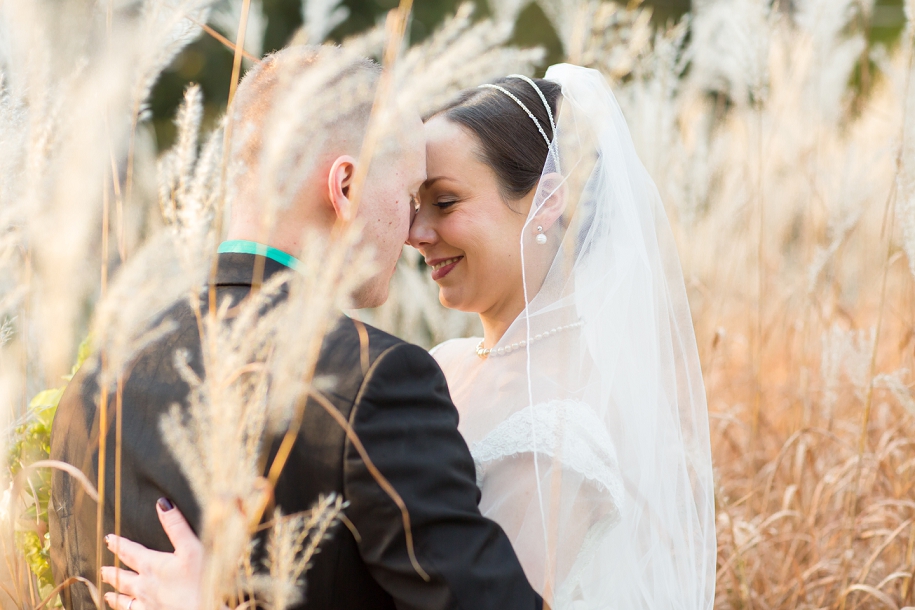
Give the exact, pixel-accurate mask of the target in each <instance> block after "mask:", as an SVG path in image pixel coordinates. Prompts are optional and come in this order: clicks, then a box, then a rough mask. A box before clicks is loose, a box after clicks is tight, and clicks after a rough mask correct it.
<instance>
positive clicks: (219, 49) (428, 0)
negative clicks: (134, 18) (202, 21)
mask: <svg viewBox="0 0 915 610" xmlns="http://www.w3.org/2000/svg"><path fill="white" fill-rule="evenodd" d="M700 2H701V0H700ZM902 2H903V0H877V2H876V3H875V6H874V9H873V13H872V14H871V16H870V23H869V24H864V25H865V29H867V30H868V31H869V37H870V41H871V43H883V44H886V45H894V44H896V43H897V42H898V39H899V35H900V33H901V32H902V29H903V26H904V25H905V15H904V14H903V8H902ZM778 3H779V2H778V1H777V2H776V3H775V4H778ZM341 4H342V6H343V7H345V8H346V11H347V14H346V18H345V19H344V20H343V21H342V22H341V23H340V24H339V25H338V26H337V27H336V28H334V29H333V30H332V31H331V33H330V39H332V40H335V41H337V42H340V41H342V40H344V39H345V38H346V37H347V36H349V35H351V34H355V33H357V32H361V31H363V30H365V29H367V28H368V27H370V26H372V25H374V24H375V23H376V22H377V21H378V20H379V19H382V18H383V17H384V15H385V14H386V13H387V12H388V11H390V10H391V9H393V8H396V7H397V4H398V2H397V0H344V1H343V2H342V3H341ZM459 4H461V0H416V1H415V2H414V5H413V16H412V22H411V26H410V34H409V36H410V40H411V41H412V42H419V41H421V40H423V39H424V38H425V37H426V36H428V35H429V34H430V33H431V32H433V31H434V30H435V28H436V26H438V25H439V24H440V23H441V22H442V21H443V20H444V19H445V17H446V16H448V15H451V14H453V13H454V11H455V10H456V9H457V7H458V5H459ZM474 4H475V5H476V7H477V9H476V13H475V14H476V16H477V17H478V18H482V17H485V16H486V15H488V14H489V13H490V7H489V5H488V4H487V2H486V0H475V2H474ZM620 4H622V5H627V6H629V7H634V6H636V5H641V6H642V7H646V8H651V10H652V21H653V22H654V23H655V25H658V26H664V25H668V24H670V23H671V22H673V21H676V20H678V19H681V18H682V17H683V16H684V15H685V14H686V13H687V12H689V11H690V9H691V4H692V3H691V2H690V0H644V2H641V3H638V2H629V3H628V4H627V3H626V2H620ZM781 4H783V5H784V8H785V9H790V5H791V4H792V0H781ZM218 9H221V15H223V16H224V18H221V19H220V18H219V17H217V18H214V19H213V23H214V25H216V29H217V30H219V31H220V33H222V34H223V35H224V36H226V37H227V38H228V39H230V40H232V41H234V40H235V33H236V32H235V27H236V24H237V22H238V19H237V16H235V15H234V14H232V13H231V11H230V10H229V4H228V2H225V1H224V2H223V4H222V5H221V6H218V8H217V12H219V10H218ZM251 13H252V14H251V16H250V17H249V19H250V21H249V23H248V31H247V35H246V37H247V40H246V44H245V47H246V50H247V51H248V52H249V53H251V54H252V55H254V56H260V55H261V54H262V53H269V52H270V51H274V50H277V49H280V48H282V47H283V46H285V45H286V44H287V43H288V41H289V39H290V37H291V36H292V35H293V33H294V32H295V31H296V29H297V28H298V27H299V26H301V25H302V22H303V19H302V2H301V0H253V1H252V6H251ZM512 42H513V43H514V44H516V45H519V46H524V47H529V46H542V47H544V48H545V49H546V50H547V56H546V60H545V61H544V63H543V65H542V66H541V67H540V70H539V71H540V72H541V73H542V72H543V71H544V70H546V67H547V66H549V65H551V64H553V63H556V62H558V61H561V60H562V58H563V57H564V53H563V49H562V43H561V42H560V40H559V37H558V36H557V34H556V31H555V30H554V28H553V26H552V24H551V23H550V21H549V20H548V19H547V17H546V16H545V15H544V13H543V11H542V10H541V9H540V7H539V6H538V5H537V4H536V3H535V2H531V3H529V4H528V5H527V7H526V8H524V9H523V10H522V11H521V13H520V14H519V16H518V20H517V22H516V24H515V31H514V34H513V36H512ZM231 75H232V52H231V51H230V50H229V49H228V48H227V47H226V46H225V45H223V44H222V43H221V42H219V41H218V40H216V39H215V38H214V37H212V36H207V35H204V36H201V37H200V38H199V39H198V40H197V41H196V42H194V43H193V44H191V45H190V46H188V47H187V48H186V49H185V50H184V51H183V52H182V53H181V55H179V56H178V58H177V59H176V60H175V61H174V62H173V63H172V65H171V66H170V67H169V68H168V69H167V70H166V71H165V72H164V73H163V74H162V77H161V79H160V80H159V82H158V84H157V85H156V88H155V91H154V92H153V96H152V99H151V100H150V110H151V111H152V114H153V124H154V126H155V133H156V139H157V143H158V147H159V150H164V149H166V148H168V147H169V146H171V145H172V142H173V141H174V137H175V125H174V121H173V119H174V115H175V111H176V109H177V108H178V105H179V104H180V102H181V99H182V95H183V93H184V90H185V87H186V86H187V85H188V83H191V82H196V83H199V84H200V85H201V87H202V89H203V93H204V99H205V119H204V123H205V125H206V126H209V125H210V124H212V121H213V120H215V119H216V118H217V117H219V116H220V115H221V113H222V112H223V110H224V109H225V104H226V98H227V96H228V92H229V79H230V78H231Z"/></svg>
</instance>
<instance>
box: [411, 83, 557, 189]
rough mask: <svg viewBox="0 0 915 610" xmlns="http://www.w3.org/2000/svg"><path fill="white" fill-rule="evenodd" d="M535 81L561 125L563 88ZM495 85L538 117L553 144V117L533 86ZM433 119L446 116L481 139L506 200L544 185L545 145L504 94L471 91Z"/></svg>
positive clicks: (484, 157)
mask: <svg viewBox="0 0 915 610" xmlns="http://www.w3.org/2000/svg"><path fill="white" fill-rule="evenodd" d="M533 80H534V82H535V83H536V84H537V87H539V88H540V90H541V91H542V92H543V95H544V97H546V99H547V102H549V104H550V109H551V110H552V112H553V117H554V119H557V120H558V117H557V109H558V104H559V97H560V95H561V90H562V88H561V87H560V86H559V85H558V84H556V83H554V82H551V81H548V80H543V79H540V78H536V79H533ZM493 84H494V85H498V86H499V87H502V88H503V89H505V90H507V91H509V92H511V94H512V95H514V96H515V97H516V98H518V99H519V100H521V102H523V103H524V105H525V106H527V108H528V110H530V111H531V113H532V114H533V115H534V116H535V117H537V121H538V122H539V123H540V126H541V127H542V128H543V131H544V133H546V135H547V137H548V138H550V139H551V140H552V139H553V128H552V127H551V126H550V117H549V115H548V114H547V111H546V108H545V107H544V105H543V101H542V100H541V99H540V96H539V95H538V94H537V91H536V90H535V89H534V88H533V87H531V85H530V83H528V82H526V81H524V80H522V79H520V78H500V79H499V80H497V81H494V82H493ZM434 116H444V117H445V118H447V119H448V120H450V121H453V122H454V123H457V124H458V125H461V126H463V127H465V128H467V129H469V130H470V131H471V132H472V133H473V134H474V135H475V136H476V137H477V139H478V140H479V141H480V151H479V153H480V156H481V157H482V160H483V162H484V163H486V164H487V165H488V166H489V167H491V168H492V169H493V171H494V172H495V173H496V176H497V177H498V179H499V185H500V187H501V190H502V196H503V197H504V198H505V199H508V200H517V199H520V198H522V197H524V196H525V195H527V194H528V193H529V192H530V191H531V189H532V188H534V186H536V184H537V181H538V180H540V174H541V172H542V171H543V165H544V163H546V157H547V152H548V149H547V144H546V141H545V140H544V139H543V135H542V134H541V133H540V131H539V130H538V129H537V125H536V124H535V123H534V121H532V120H531V118H530V117H529V116H528V115H527V113H526V112H524V110H523V109H522V108H521V106H519V105H518V103H517V102H516V101H515V100H513V99H512V98H510V97H509V96H507V95H505V93H504V92H502V91H499V90H498V89H491V88H473V89H466V90H464V91H462V92H461V93H460V94H459V95H458V96H457V98H455V99H454V100H453V101H452V102H451V103H449V104H448V105H446V106H445V107H444V108H441V109H440V110H438V111H437V112H435V113H434V114H432V115H431V116H429V117H427V120H428V119H429V118H432V117H434Z"/></svg>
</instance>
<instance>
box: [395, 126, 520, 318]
mask: <svg viewBox="0 0 915 610" xmlns="http://www.w3.org/2000/svg"><path fill="white" fill-rule="evenodd" d="M425 131H426V174H427V176H428V178H427V180H426V182H425V183H424V185H423V187H422V189H421V190H420V199H421V203H420V206H419V211H418V212H417V214H416V218H415V220H414V221H413V225H412V227H411V228H410V239H409V241H408V243H409V244H410V245H411V246H413V247H414V248H416V249H417V250H419V251H420V252H421V253H422V255H423V257H425V260H426V264H427V265H428V266H429V268H430V269H431V272H432V279H433V280H435V282H436V283H437V284H438V285H439V289H440V290H439V299H440V300H441V302H442V304H443V305H445V306H446V307H449V308H451V309H459V310H461V311H468V312H474V313H482V314H486V313H498V312H499V311H503V310H505V311H509V310H513V309H518V308H519V307H523V302H524V296H523V291H522V286H521V252H520V246H519V242H520V237H521V231H522V229H523V226H524V221H525V219H526V218H527V213H528V210H529V209H530V205H531V199H532V198H533V193H531V195H529V196H528V197H525V198H524V199H521V200H519V201H511V202H506V201H505V200H504V199H503V197H502V194H501V191H500V189H499V182H498V179H497V177H496V174H495V172H494V171H493V170H492V169H491V168H490V167H489V166H488V165H486V164H485V163H484V162H483V161H482V160H481V158H480V152H479V150H480V148H479V143H478V142H477V140H476V138H475V136H474V135H472V134H471V133H470V132H468V131H467V130H465V129H464V128H462V127H460V126H459V125H457V124H456V123H453V122H452V121H449V120H448V119H446V118H444V117H442V116H439V117H435V118H432V119H430V120H429V121H427V122H426V125H425Z"/></svg>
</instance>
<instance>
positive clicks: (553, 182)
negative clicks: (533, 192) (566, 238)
mask: <svg viewBox="0 0 915 610" xmlns="http://www.w3.org/2000/svg"><path fill="white" fill-rule="evenodd" d="M537 188H538V190H539V192H540V193H542V194H543V195H544V196H546V199H544V200H543V202H542V203H541V204H540V207H539V208H537V211H536V212H535V213H534V220H533V222H531V225H532V226H533V227H535V228H536V227H543V231H544V232H546V231H549V230H550V228H552V226H553V225H554V224H556V221H557V220H559V218H560V217H562V213H563V212H565V209H566V203H567V198H568V189H567V188H566V182H565V178H564V177H563V176H562V175H561V174H557V173H551V174H546V175H545V176H543V177H542V178H541V179H540V184H539V186H538V187H537Z"/></svg>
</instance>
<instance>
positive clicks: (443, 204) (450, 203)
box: [432, 199, 458, 210]
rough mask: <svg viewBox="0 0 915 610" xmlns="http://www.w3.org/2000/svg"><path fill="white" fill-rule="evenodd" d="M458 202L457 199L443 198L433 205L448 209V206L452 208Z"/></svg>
mask: <svg viewBox="0 0 915 610" xmlns="http://www.w3.org/2000/svg"><path fill="white" fill-rule="evenodd" d="M457 202H458V200H457V199H443V200H441V201H436V202H435V203H433V204H432V205H434V206H435V207H437V208H438V209H440V210H447V209H448V208H450V207H451V206H453V205H454V204H455V203H457Z"/></svg>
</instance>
